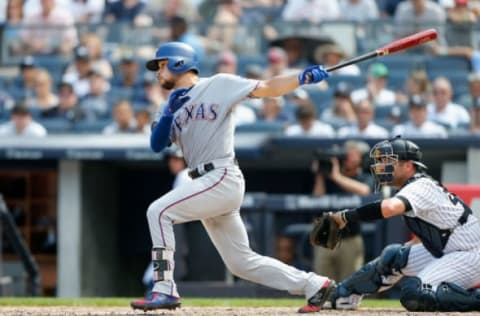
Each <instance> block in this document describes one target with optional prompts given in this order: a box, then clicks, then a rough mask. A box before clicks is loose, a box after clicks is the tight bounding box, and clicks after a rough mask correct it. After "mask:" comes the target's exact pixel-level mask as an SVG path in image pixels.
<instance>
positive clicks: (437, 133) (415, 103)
mask: <svg viewBox="0 0 480 316" xmlns="http://www.w3.org/2000/svg"><path fill="white" fill-rule="evenodd" d="M408 106H409V116H410V121H409V122H407V123H405V124H401V125H397V126H395V127H394V128H393V130H392V137H395V136H397V135H401V136H402V137H404V138H418V137H431V138H446V137H448V133H447V130H446V129H445V128H444V127H443V126H441V125H438V124H436V123H434V122H431V121H429V120H427V101H426V100H425V99H423V98H422V96H420V95H413V96H412V97H411V98H410V101H409V102H408Z"/></svg>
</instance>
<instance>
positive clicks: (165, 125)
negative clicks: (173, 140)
mask: <svg viewBox="0 0 480 316" xmlns="http://www.w3.org/2000/svg"><path fill="white" fill-rule="evenodd" d="M172 123H173V115H162V117H161V118H160V122H158V124H157V125H155V127H154V128H153V130H152V134H151V135H150V148H152V150H153V151H154V152H156V153H158V152H160V151H162V150H163V149H164V148H165V147H167V145H168V143H169V142H170V130H171V129H172Z"/></svg>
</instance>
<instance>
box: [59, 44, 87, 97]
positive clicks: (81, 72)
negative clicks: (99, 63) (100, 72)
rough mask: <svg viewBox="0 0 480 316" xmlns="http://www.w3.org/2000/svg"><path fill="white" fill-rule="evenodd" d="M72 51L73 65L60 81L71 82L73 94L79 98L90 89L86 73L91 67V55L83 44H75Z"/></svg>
mask: <svg viewBox="0 0 480 316" xmlns="http://www.w3.org/2000/svg"><path fill="white" fill-rule="evenodd" d="M74 53H75V67H72V68H70V69H67V71H66V72H65V73H64V75H63V77H62V81H68V82H70V83H72V85H73V90H74V91H75V94H76V95H77V96H78V97H79V98H83V97H84V96H85V95H87V94H88V93H89V91H90V83H89V79H88V75H89V74H90V71H91V70H92V68H93V62H92V56H91V55H90V52H89V51H88V49H87V48H86V47H85V46H83V45H81V46H77V47H76V48H75V50H74Z"/></svg>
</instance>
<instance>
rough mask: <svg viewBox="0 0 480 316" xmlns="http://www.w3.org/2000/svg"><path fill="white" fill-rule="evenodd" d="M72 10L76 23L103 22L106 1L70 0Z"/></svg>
mask: <svg viewBox="0 0 480 316" xmlns="http://www.w3.org/2000/svg"><path fill="white" fill-rule="evenodd" d="M69 2H70V12H72V14H73V18H74V19H75V23H78V24H87V23H100V22H102V16H103V11H104V9H105V1H98V0H70V1H69Z"/></svg>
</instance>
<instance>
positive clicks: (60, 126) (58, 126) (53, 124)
mask: <svg viewBox="0 0 480 316" xmlns="http://www.w3.org/2000/svg"><path fill="white" fill-rule="evenodd" d="M37 122H38V123H40V124H41V125H43V127H45V128H46V129H47V131H48V133H49V134H63V133H68V132H70V131H71V129H72V123H71V122H70V121H68V120H66V119H63V118H50V119H41V120H38V121H37Z"/></svg>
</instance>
